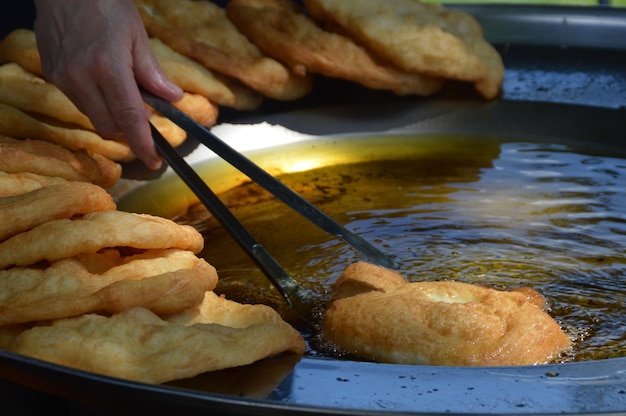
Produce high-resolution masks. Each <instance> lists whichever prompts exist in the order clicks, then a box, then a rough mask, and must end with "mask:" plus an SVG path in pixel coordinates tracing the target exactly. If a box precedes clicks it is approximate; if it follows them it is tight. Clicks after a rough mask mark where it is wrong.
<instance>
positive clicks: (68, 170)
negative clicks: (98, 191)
mask: <svg viewBox="0 0 626 416" xmlns="http://www.w3.org/2000/svg"><path fill="white" fill-rule="evenodd" d="M0 154H1V155H2V158H0V171H4V172H9V173H22V172H30V173H35V174H39V175H45V176H53V177H60V178H63V179H66V180H70V181H82V182H92V183H94V184H96V185H100V186H102V187H103V188H107V189H108V188H110V187H112V186H113V185H114V184H115V183H116V182H117V181H118V179H119V178H120V176H121V174H122V168H121V166H120V165H119V164H117V163H115V162H112V161H111V160H109V159H107V158H104V157H102V156H100V155H93V156H91V155H89V154H87V153H86V152H85V151H83V150H77V151H71V150H68V149H66V148H65V147H63V146H59V145H57V144H55V143H49V142H46V141H42V140H18V139H14V138H11V137H5V136H0Z"/></svg>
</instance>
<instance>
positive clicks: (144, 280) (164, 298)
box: [0, 249, 217, 325]
mask: <svg viewBox="0 0 626 416" xmlns="http://www.w3.org/2000/svg"><path fill="white" fill-rule="evenodd" d="M216 283H217V273H216V271H215V269H214V268H213V266H211V265H209V264H208V263H207V262H206V261H205V260H203V259H200V258H198V257H196V256H195V255H194V254H193V253H191V252H189V251H184V250H175V249H169V250H148V251H146V252H144V253H141V254H135V255H130V256H123V255H121V254H120V253H119V252H118V251H117V250H114V249H108V250H105V251H103V252H101V253H90V254H86V255H79V256H76V257H73V258H64V259H61V260H58V261H56V262H53V263H52V264H51V265H50V266H48V267H45V268H41V267H13V268H11V269H8V270H3V271H0V311H1V313H0V325H7V324H18V323H27V322H34V321H44V320H51V319H60V318H66V317H71V316H76V315H80V314H84V313H91V312H101V313H110V314H113V313H118V312H121V311H123V310H125V309H127V308H130V307H136V306H141V307H144V308H147V309H150V310H151V311H153V312H155V313H158V314H171V313H175V312H179V311H181V310H183V309H185V308H189V307H192V306H194V305H197V304H198V303H200V302H201V301H202V299H203V298H204V293H205V292H206V291H207V290H211V289H213V288H214V287H215V285H216Z"/></svg>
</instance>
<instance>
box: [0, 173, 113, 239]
mask: <svg viewBox="0 0 626 416" xmlns="http://www.w3.org/2000/svg"><path fill="white" fill-rule="evenodd" d="M0 186H1V185H0ZM115 208H116V205H115V202H114V201H113V197H112V196H111V195H109V194H108V193H107V192H106V191H105V190H104V189H103V188H101V187H100V186H97V185H93V184H90V183H87V182H64V183H59V184H53V185H49V186H45V187H43V188H40V189H36V190H33V191H30V192H27V193H23V194H20V195H15V196H9V197H0V241H3V240H6V239H7V238H9V237H13V236H14V235H17V234H19V233H21V232H24V231H28V230H30V229H32V228H35V227H37V226H38V225H41V224H44V223H46V222H48V221H52V220H58V219H62V218H72V217H73V216H74V215H79V214H87V213H89V212H94V211H104V210H112V209H115Z"/></svg>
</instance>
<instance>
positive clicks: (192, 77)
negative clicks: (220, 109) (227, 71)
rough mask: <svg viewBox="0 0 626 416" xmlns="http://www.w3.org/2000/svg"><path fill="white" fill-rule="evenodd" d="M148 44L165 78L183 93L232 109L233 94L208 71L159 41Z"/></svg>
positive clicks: (233, 102) (151, 41)
mask: <svg viewBox="0 0 626 416" xmlns="http://www.w3.org/2000/svg"><path fill="white" fill-rule="evenodd" d="M150 44H151V45H152V50H153V51H154V54H155V55H156V57H157V59H158V60H159V64H160V65H161V68H163V71H165V74H166V75H167V77H168V78H169V79H170V80H171V81H172V82H174V83H175V84H176V85H178V86H179V87H180V88H182V89H183V90H184V91H187V92H190V93H194V94H200V95H202V96H204V97H206V98H208V99H209V100H211V101H212V102H214V103H216V104H219V105H224V106H229V107H232V106H233V105H234V104H235V94H233V92H232V91H231V90H230V88H228V86H226V84H224V83H223V82H221V81H220V80H219V79H218V78H216V77H215V75H214V74H213V72H211V70H210V69H208V68H207V67H205V66H204V65H201V64H200V63H198V62H197V61H194V60H193V59H190V58H189V57H187V56H185V55H183V54H181V53H178V52H176V51H175V50H174V49H172V48H170V47H169V46H167V45H166V44H165V43H163V42H161V41H160V40H159V39H156V38H150Z"/></svg>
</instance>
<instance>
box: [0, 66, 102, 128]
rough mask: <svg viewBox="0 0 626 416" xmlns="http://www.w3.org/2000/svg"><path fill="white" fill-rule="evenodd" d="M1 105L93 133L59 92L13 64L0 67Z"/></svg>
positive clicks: (85, 120) (76, 109)
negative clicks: (69, 124)
mask: <svg viewBox="0 0 626 416" xmlns="http://www.w3.org/2000/svg"><path fill="white" fill-rule="evenodd" d="M0 102H3V103H5V104H8V105H11V106H13V107H16V108H19V109H20V110H22V111H26V112H32V113H38V114H42V115H45V116H48V117H52V118H55V119H57V120H60V121H64V122H67V123H72V124H76V125H77V126H80V127H82V128H85V129H88V130H94V127H93V124H91V121H89V118H87V116H86V115H84V114H83V113H81V112H80V111H79V110H78V108H76V106H75V105H74V103H72V101H71V100H70V99H69V98H67V96H66V95H65V94H63V93H62V92H61V90H59V89H58V88H57V87H56V86H54V85H53V84H51V83H49V82H46V81H45V80H44V79H42V78H40V77H38V76H36V75H34V74H31V73H30V72H28V71H26V70H25V69H23V68H22V67H21V66H19V65H18V64H16V63H7V64H4V65H2V66H0Z"/></svg>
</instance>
